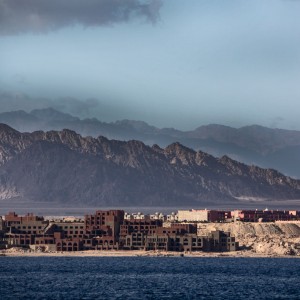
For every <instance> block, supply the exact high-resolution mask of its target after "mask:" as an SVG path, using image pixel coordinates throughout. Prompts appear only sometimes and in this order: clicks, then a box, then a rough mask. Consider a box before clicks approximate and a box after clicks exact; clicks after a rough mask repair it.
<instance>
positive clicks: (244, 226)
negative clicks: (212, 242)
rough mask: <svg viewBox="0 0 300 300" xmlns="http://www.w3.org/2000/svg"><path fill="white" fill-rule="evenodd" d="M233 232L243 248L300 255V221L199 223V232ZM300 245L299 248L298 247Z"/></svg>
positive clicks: (260, 252)
mask: <svg viewBox="0 0 300 300" xmlns="http://www.w3.org/2000/svg"><path fill="white" fill-rule="evenodd" d="M216 229H218V230H224V231H229V232H231V233H232V234H233V235H234V236H235V237H236V239H237V241H239V243H240V247H241V249H242V250H244V251H246V252H248V251H250V252H253V253H257V254H267V255H300V223H299V222H294V223H293V222H282V223H280V222H276V223H242V222H236V223H228V224H224V223H209V224H199V226H198V234H200V235H206V234H207V233H209V232H210V231H212V230H216ZM298 247H299V248H298Z"/></svg>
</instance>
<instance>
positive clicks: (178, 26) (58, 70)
mask: <svg viewBox="0 0 300 300" xmlns="http://www.w3.org/2000/svg"><path fill="white" fill-rule="evenodd" d="M299 13H300V1H298V0H247V1H246V0H226V1H224V0H149V1H146V0H85V1H82V0H68V1H65V0H51V1H47V0H0V112H3V111H9V110H19V109H23V110H26V111H30V110H31V109H34V108H43V107H49V106H51V107H54V108H57V109H60V110H62V111H65V112H70V113H72V114H74V115H77V116H79V117H82V118H86V117H97V118H99V119H100V120H102V121H107V122H110V121H115V120H121V119H133V120H143V121H146V122H148V123H149V124H151V125H155V126H158V127H174V128H178V129H184V130H189V129H194V128H196V127H198V126H200V125H205V124H212V123H218V124H223V125H229V126H233V127H241V126H246V125H251V124H259V125H263V126H268V127H277V128H286V129H295V130H300V118H299V111H300V84H299V83H300V17H299Z"/></svg>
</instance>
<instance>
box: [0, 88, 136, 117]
mask: <svg viewBox="0 0 300 300" xmlns="http://www.w3.org/2000/svg"><path fill="white" fill-rule="evenodd" d="M49 107H51V108H54V109H56V110H59V111H61V112H64V113H69V114H72V115H74V116H77V117H79V118H82V119H84V118H94V117H96V118H98V119H100V120H102V121H106V122H111V121H115V120H122V119H126V118H134V116H135V115H136V112H135V111H134V109H132V108H131V107H130V106H128V105H126V106H124V105H120V104H118V105H117V104H114V103H111V102H110V101H106V100H103V99H93V98H89V99H86V100H79V99H76V98H71V97H64V98H58V99H51V98H47V97H31V96H29V95H26V94H24V93H18V92H16V93H14V92H7V91H3V90H0V113H3V112H9V111H18V110H24V111H26V112H30V111H31V110H34V109H44V108H49Z"/></svg>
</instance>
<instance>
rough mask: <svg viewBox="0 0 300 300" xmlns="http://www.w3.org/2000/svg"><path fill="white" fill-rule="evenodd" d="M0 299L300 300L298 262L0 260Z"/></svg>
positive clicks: (209, 259)
mask: <svg viewBox="0 0 300 300" xmlns="http://www.w3.org/2000/svg"><path fill="white" fill-rule="evenodd" d="M0 299H1V300H5V299H300V259H297V258H295V259H294V258H225V257H223V258H189V257H0Z"/></svg>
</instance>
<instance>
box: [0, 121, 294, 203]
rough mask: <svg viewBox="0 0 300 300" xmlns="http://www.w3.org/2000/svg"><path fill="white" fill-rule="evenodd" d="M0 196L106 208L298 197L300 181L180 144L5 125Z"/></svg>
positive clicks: (0, 137) (0, 131)
mask: <svg viewBox="0 0 300 300" xmlns="http://www.w3.org/2000/svg"><path fill="white" fill-rule="evenodd" d="M0 198H1V199H2V200H8V199H12V198H18V199H21V200H24V201H29V200H30V201H42V202H57V203H70V204H74V203H77V204H78V203H81V204H85V205H106V206H107V205H114V206H176V205H177V206H182V205H208V204H220V205H221V204H228V203H238V202H239V201H238V199H250V198H251V199H265V200H274V199H300V181H298V180H294V179H291V178H289V177H285V176H284V175H282V174H281V173H279V172H277V171H275V170H272V169H262V168H259V167H256V166H247V165H245V164H242V163H239V162H236V161H234V160H232V159H231V158H229V157H227V156H223V157H221V158H215V157H213V156H211V155H209V154H207V153H205V152H201V151H194V150H192V149H189V148H187V147H185V146H183V145H181V144H179V143H173V144H171V145H169V146H167V147H165V148H160V147H159V146H157V145H154V146H152V147H149V146H147V145H145V144H144V143H142V142H139V141H134V140H133V141H128V142H124V141H117V140H108V139H107V138H104V137H98V138H92V137H82V136H81V135H79V134H77V133H76V132H74V131H70V130H62V131H49V132H43V131H37V132H33V133H20V132H18V131H16V130H14V129H12V128H10V127H9V126H7V125H4V124H1V125H0Z"/></svg>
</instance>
